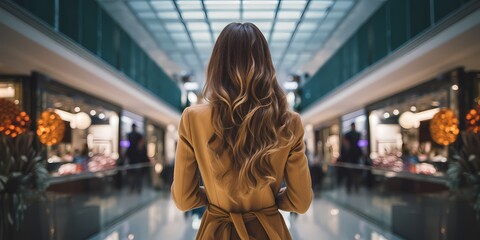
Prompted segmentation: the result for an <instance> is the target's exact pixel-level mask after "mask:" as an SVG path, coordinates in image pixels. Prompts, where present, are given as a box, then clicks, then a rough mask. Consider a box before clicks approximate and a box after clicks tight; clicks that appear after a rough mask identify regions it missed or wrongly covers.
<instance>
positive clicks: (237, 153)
mask: <svg viewBox="0 0 480 240" xmlns="http://www.w3.org/2000/svg"><path fill="white" fill-rule="evenodd" d="M203 94H204V96H205V98H206V100H207V102H209V104H210V105H211V106H212V121H213V129H214V133H213V135H212V136H211V137H210V139H209V141H208V147H209V149H210V150H211V151H213V152H214V153H215V156H216V159H215V160H214V163H213V167H214V171H215V174H216V179H217V180H218V181H223V180H224V178H225V177H226V176H227V175H229V174H228V173H229V172H231V173H233V174H231V175H230V176H233V177H234V179H233V181H226V182H224V184H222V185H224V186H225V190H227V191H228V192H229V193H230V194H231V195H232V196H233V195H237V194H238V193H248V192H250V191H251V190H253V189H257V188H260V187H263V186H265V185H267V184H270V183H272V182H274V181H275V180H276V179H275V176H274V172H273V168H272V163H273V164H274V159H271V156H272V154H273V153H275V152H277V151H279V150H280V149H281V148H284V147H287V146H290V145H291V144H292V143H293V140H294V139H293V138H294V135H293V130H292V129H290V128H291V126H293V124H290V123H291V122H292V120H293V118H294V115H293V113H292V112H290V111H289V110H288V104H287V101H286V96H285V93H284V92H283V90H282V89H281V87H280V85H279V83H278V81H277V78H276V74H275V69H274V66H273V63H272V59H271V56H270V50H269V48H268V44H267V41H266V40H265V37H264V36H263V34H262V33H261V31H260V30H259V29H258V28H257V27H256V26H255V25H254V24H252V23H231V24H229V25H227V26H226V27H225V28H224V29H223V31H222V32H221V34H220V35H219V37H218V39H217V41H216V43H215V46H214V48H213V52H212V56H211V58H210V62H209V64H208V67H207V78H206V83H205V86H204V89H203ZM224 154H226V155H227V156H228V160H230V161H231V165H230V167H228V168H227V167H226V166H227V165H226V164H227V163H226V162H224V161H227V159H226V158H223V159H222V158H221V156H224Z"/></svg>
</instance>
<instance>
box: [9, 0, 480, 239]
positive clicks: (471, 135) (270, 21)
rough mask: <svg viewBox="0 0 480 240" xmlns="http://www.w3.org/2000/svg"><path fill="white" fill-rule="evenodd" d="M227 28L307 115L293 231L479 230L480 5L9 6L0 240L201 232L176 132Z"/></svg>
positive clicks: (443, 0) (273, 0) (442, 235)
mask: <svg viewBox="0 0 480 240" xmlns="http://www.w3.org/2000/svg"><path fill="white" fill-rule="evenodd" d="M231 22H252V23H254V24H256V25H257V26H258V27H259V29H260V30H261V31H262V32H263V34H264V36H265V38H266V39H267V41H268V43H269V46H270V50H271V53H272V59H273V62H274V64H275V68H276V71H277V77H278V81H279V82H280V84H281V86H282V87H283V89H284V91H285V92H286V94H287V99H288V102H289V105H290V107H291V109H292V110H293V111H297V112H299V113H300V114H301V116H302V122H303V124H304V125H305V143H306V146H307V148H306V155H307V157H308V161H309V165H310V171H311V177H312V183H313V188H314V191H315V199H314V202H313V204H312V206H311V208H310V209H309V210H308V212H307V213H306V214H303V215H295V214H289V213H283V215H284V217H285V220H286V222H287V225H288V226H289V228H290V231H291V233H292V236H293V238H294V239H355V240H359V239H371V240H386V239H480V137H479V131H480V115H479V114H480V113H479V111H480V105H479V104H480V41H479V39H480V2H479V1H478V0H265V1H264V0H222V1H216V0H0V136H1V141H0V200H1V201H2V206H1V209H0V217H1V218H0V238H1V239H69V240H70V239H105V240H117V239H129V240H132V239H141V240H148V239H194V238H195V234H196V230H198V227H199V224H200V220H201V217H202V214H203V211H204V209H196V210H194V211H191V212H187V213H185V214H184V213H182V212H180V211H178V210H177V209H176V208H175V206H174V205H173V202H172V201H171V200H170V194H169V189H170V185H171V183H172V178H173V163H174V161H175V149H176V142H177V127H178V122H179V120H180V116H181V113H182V111H183V109H184V108H185V107H188V106H191V105H196V104H202V103H204V102H205V101H204V99H203V96H202V93H201V90H202V87H203V85H204V82H205V69H206V66H207V64H208V61H209V58H210V54H211V51H212V48H213V45H214V43H215V40H216V38H217V37H218V35H219V34H220V32H221V30H222V29H223V28H224V27H225V26H226V25H227V24H228V23H231Z"/></svg>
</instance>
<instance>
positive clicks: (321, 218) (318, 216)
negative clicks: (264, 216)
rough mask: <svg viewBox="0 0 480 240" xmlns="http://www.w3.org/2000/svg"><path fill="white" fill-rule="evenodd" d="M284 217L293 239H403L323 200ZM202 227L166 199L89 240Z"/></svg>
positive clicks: (187, 234) (177, 236)
mask: <svg viewBox="0 0 480 240" xmlns="http://www.w3.org/2000/svg"><path fill="white" fill-rule="evenodd" d="M284 217H285V219H286V220H287V225H288V226H290V232H291V234H292V237H293V239H305V240H307V239H315V240H318V239H328V240H330V239H341V240H343V239H345V240H348V239H353V240H364V239H365V240H396V239H401V238H398V237H395V236H394V235H393V234H391V233H389V232H386V231H384V230H382V229H380V228H378V227H376V226H375V225H373V224H371V223H369V222H368V221H366V220H364V219H362V218H360V217H359V216H357V215H355V214H352V213H350V212H348V211H347V210H344V209H342V208H341V207H339V206H337V205H336V204H334V203H333V202H330V201H328V200H325V199H321V198H316V199H315V200H314V202H313V204H312V206H311V207H310V209H309V210H308V211H307V213H305V214H302V215H296V216H294V215H291V214H288V213H284ZM199 224H200V220H199V219H198V217H197V215H195V214H193V215H192V214H184V213H182V212H180V211H178V210H177V209H176V208H175V205H174V203H173V202H172V201H171V200H170V198H169V197H168V196H164V197H160V198H159V199H158V200H156V201H155V202H153V203H152V204H151V205H149V206H146V207H145V208H143V209H141V210H140V211H138V212H136V213H134V214H132V215H130V216H129V217H127V219H124V220H123V221H120V222H119V223H118V224H116V225H114V226H112V227H111V228H110V229H106V230H104V231H102V232H101V233H100V234H98V235H97V236H94V237H92V238H91V239H90V240H120V239H122V240H123V239H128V240H133V239H135V240H137V239H138V240H153V239H155V240H156V239H171V240H191V239H195V235H196V230H195V229H198V226H199Z"/></svg>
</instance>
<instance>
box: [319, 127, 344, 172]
mask: <svg viewBox="0 0 480 240" xmlns="http://www.w3.org/2000/svg"><path fill="white" fill-rule="evenodd" d="M339 131H340V128H339V124H338V121H334V122H333V123H332V124H327V125H326V126H323V127H320V128H319V129H318V130H316V131H315V139H316V140H315V142H316V146H315V156H317V158H318V161H319V162H321V163H322V164H323V165H324V166H325V165H328V164H331V163H335V162H336V161H337V158H338V156H339V154H340V140H339V139H340V138H339Z"/></svg>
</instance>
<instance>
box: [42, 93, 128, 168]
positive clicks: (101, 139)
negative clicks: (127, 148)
mask: <svg viewBox="0 0 480 240" xmlns="http://www.w3.org/2000/svg"><path fill="white" fill-rule="evenodd" d="M67 92H68V90H66V89H61V87H60V88H59V87H58V86H57V87H54V88H49V87H47V88H46V89H45V91H42V94H41V97H42V107H41V111H42V112H45V111H47V112H54V113H56V114H58V116H60V117H61V119H62V120H63V124H64V129H65V130H64V135H63V138H62V139H61V141H60V142H59V143H58V144H54V145H50V146H49V145H47V162H48V167H49V170H50V171H51V173H52V174H53V175H67V174H75V173H80V172H85V171H99V170H103V169H107V168H112V167H115V166H116V165H117V159H118V158H119V142H118V135H119V114H118V112H117V111H115V110H114V109H112V108H109V107H108V105H109V104H106V103H101V101H100V100H97V99H96V100H94V101H92V100H91V99H92V98H91V97H86V96H83V95H82V94H75V93H67Z"/></svg>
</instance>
